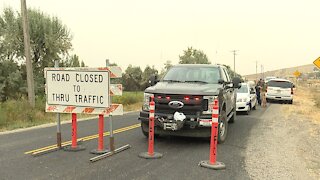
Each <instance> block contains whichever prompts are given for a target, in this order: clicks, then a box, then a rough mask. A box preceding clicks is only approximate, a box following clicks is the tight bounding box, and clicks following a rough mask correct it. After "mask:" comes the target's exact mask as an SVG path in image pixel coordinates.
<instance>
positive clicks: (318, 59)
mask: <svg viewBox="0 0 320 180" xmlns="http://www.w3.org/2000/svg"><path fill="white" fill-rule="evenodd" d="M313 64H314V65H316V66H317V67H318V68H319V69H320V57H318V58H317V59H316V60H315V61H313Z"/></svg>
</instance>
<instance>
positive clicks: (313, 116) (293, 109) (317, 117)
mask: <svg viewBox="0 0 320 180" xmlns="http://www.w3.org/2000/svg"><path fill="white" fill-rule="evenodd" d="M293 99H294V100H293V104H292V105H283V106H282V107H281V110H282V111H281V112H282V114H283V115H284V116H285V117H286V118H288V117H289V116H292V115H293V116H302V117H304V118H302V119H307V120H310V121H312V122H313V123H315V124H318V125H320V106H319V105H320V86H319V87H308V85H306V84H301V85H300V86H298V87H297V89H295V91H294V98H293Z"/></svg>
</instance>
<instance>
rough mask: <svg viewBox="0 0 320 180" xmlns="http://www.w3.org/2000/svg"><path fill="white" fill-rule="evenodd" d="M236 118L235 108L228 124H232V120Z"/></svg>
mask: <svg viewBox="0 0 320 180" xmlns="http://www.w3.org/2000/svg"><path fill="white" fill-rule="evenodd" d="M236 117H237V111H236V108H234V110H233V115H232V117H231V118H230V119H229V123H234V120H235V119H236Z"/></svg>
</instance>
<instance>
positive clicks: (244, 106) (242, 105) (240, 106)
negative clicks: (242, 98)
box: [236, 102, 250, 111]
mask: <svg viewBox="0 0 320 180" xmlns="http://www.w3.org/2000/svg"><path fill="white" fill-rule="evenodd" d="M236 105H237V111H248V110H249V109H250V102H237V104H236Z"/></svg>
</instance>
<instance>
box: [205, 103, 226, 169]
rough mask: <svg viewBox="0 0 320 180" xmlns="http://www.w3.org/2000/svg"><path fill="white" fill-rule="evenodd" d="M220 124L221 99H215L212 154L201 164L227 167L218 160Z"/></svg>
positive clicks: (211, 142)
mask: <svg viewBox="0 0 320 180" xmlns="http://www.w3.org/2000/svg"><path fill="white" fill-rule="evenodd" d="M218 126H219V101H218V99H215V100H214V102H213V107H212V118H211V139H210V155H209V161H201V162H200V163H199V165H200V166H202V167H206V168H210V169H215V170H219V169H225V168H226V166H225V165H224V163H222V162H218V161H216V160H217V158H216V156H217V144H218Z"/></svg>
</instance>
